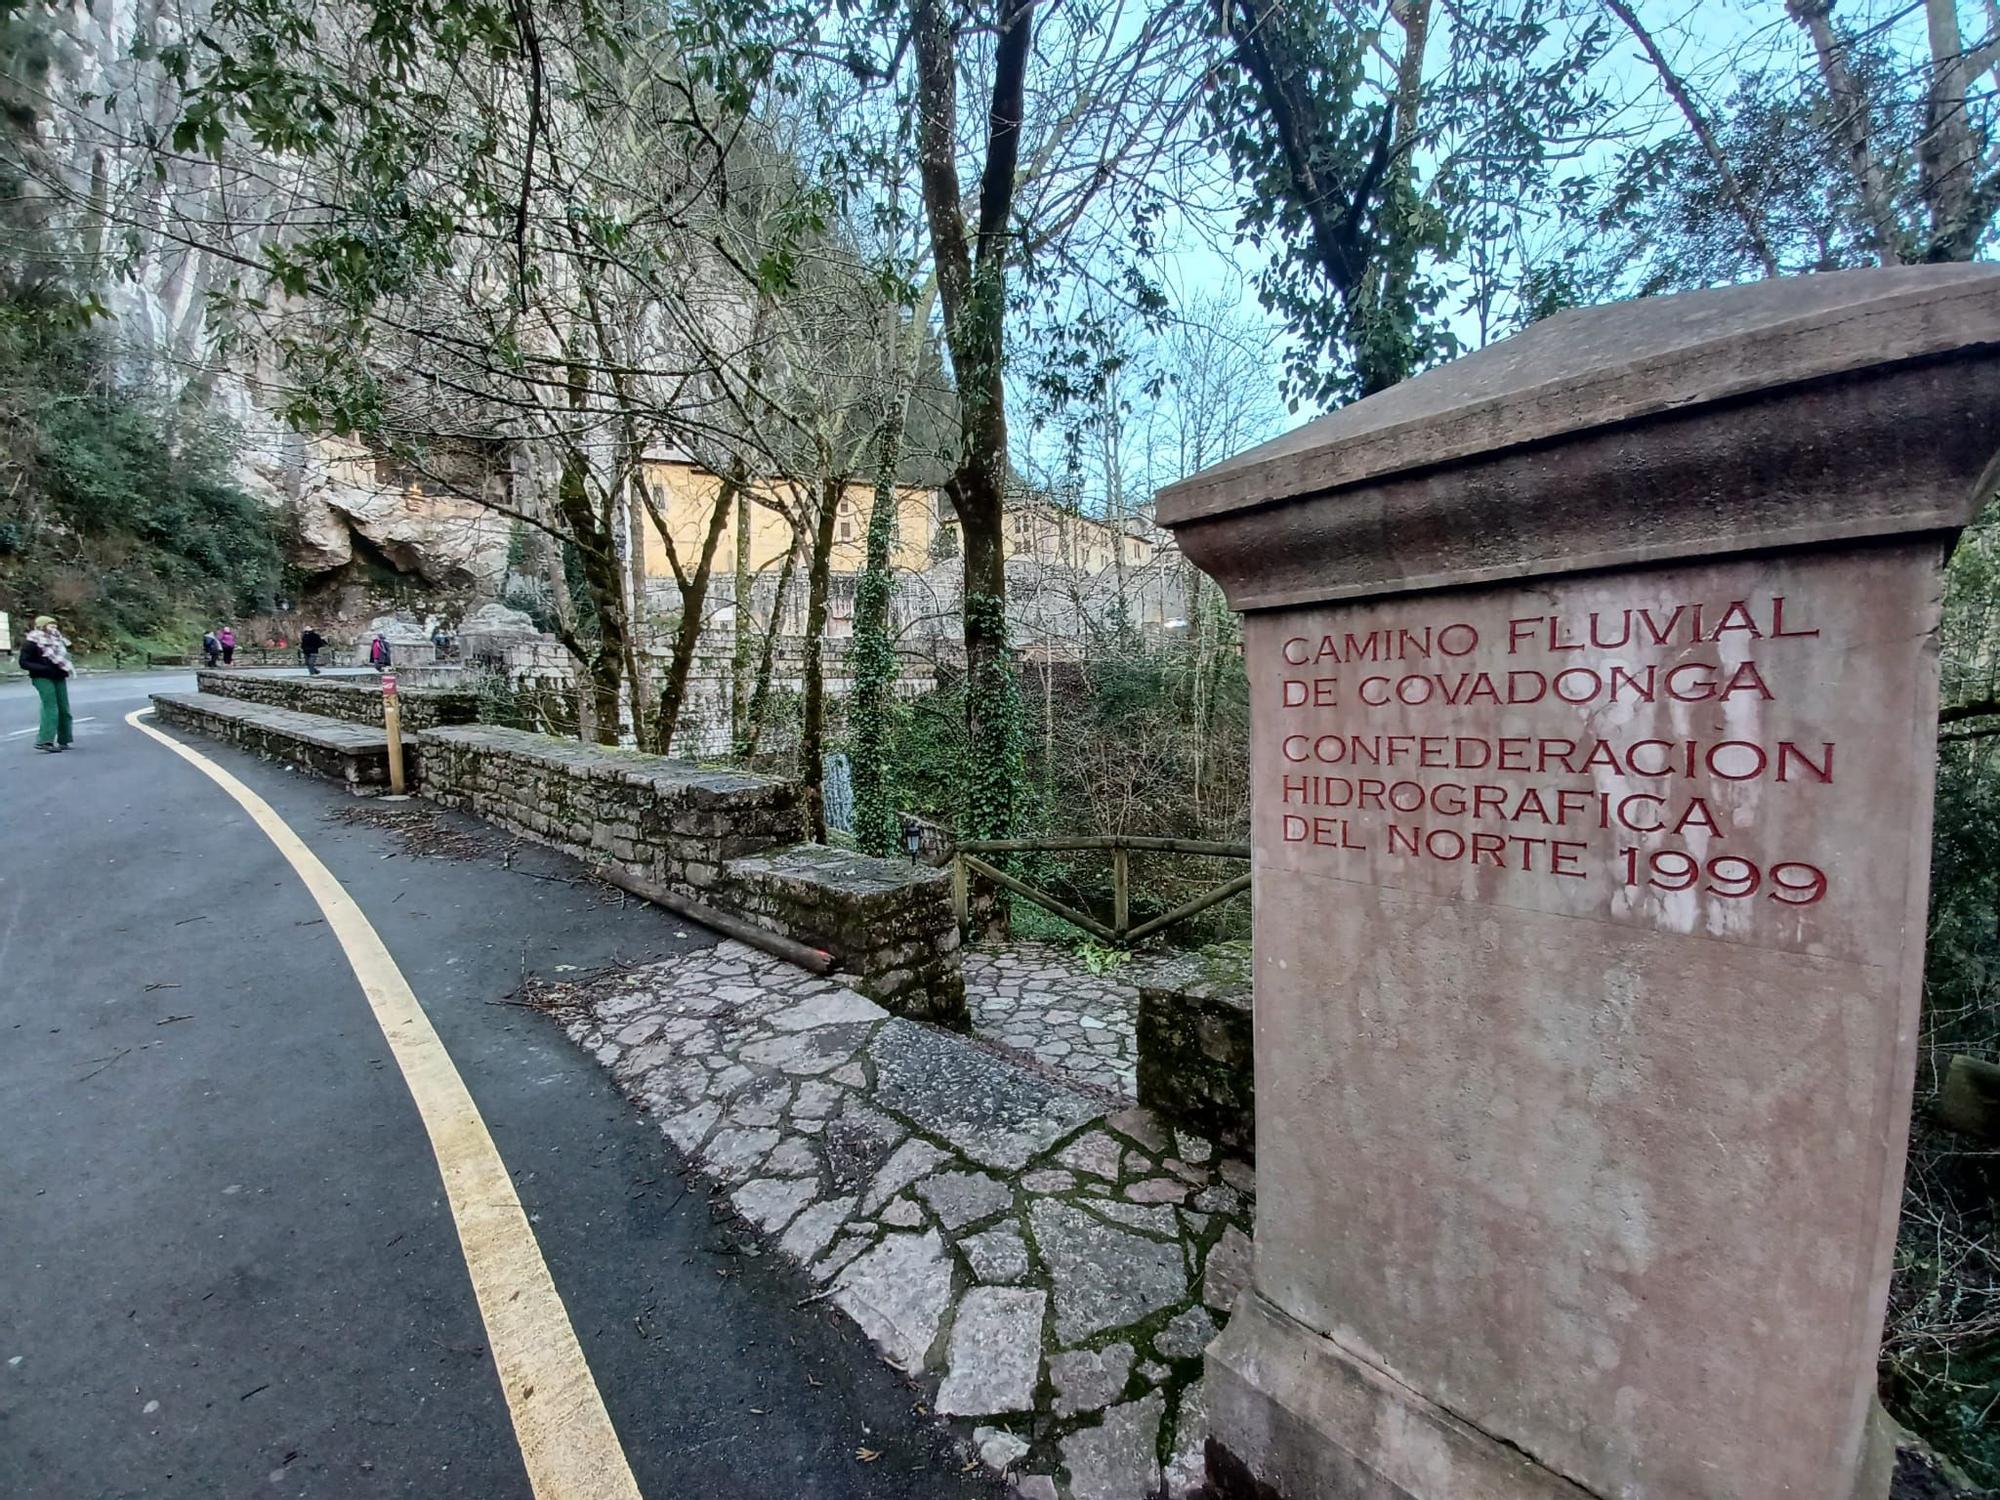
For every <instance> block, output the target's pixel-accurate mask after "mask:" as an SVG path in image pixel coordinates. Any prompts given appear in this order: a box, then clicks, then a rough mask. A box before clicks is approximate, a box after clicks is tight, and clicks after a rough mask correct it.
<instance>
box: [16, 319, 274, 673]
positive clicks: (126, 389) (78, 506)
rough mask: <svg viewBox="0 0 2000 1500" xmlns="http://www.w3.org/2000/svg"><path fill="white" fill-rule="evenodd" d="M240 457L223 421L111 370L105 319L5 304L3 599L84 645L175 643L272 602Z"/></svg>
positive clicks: (268, 526)
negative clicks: (52, 618)
mask: <svg viewBox="0 0 2000 1500" xmlns="http://www.w3.org/2000/svg"><path fill="white" fill-rule="evenodd" d="M234 454H235V435H234V433H233V432H232V431H231V429H230V427H229V425H228V424H227V423H226V422H225V421H223V420H222V419H220V418H219V417H217V416H215V415H213V414H210V413H206V412H203V411H201V410H200V409H199V407H198V405H196V404H195V403H194V402H191V401H178V400H175V399H173V398H172V397H170V396H168V395H167V394H165V393H164V392H163V391H162V390H161V389H160V388H159V386H158V385H157V384H156V383H155V382H154V381H152V380H150V379H149V378H147V375H146V372H145V371H144V370H143V368H142V369H141V371H140V372H139V373H137V374H132V373H124V374H121V373H120V371H119V370H118V368H117V365H116V363H115V362H114V360H113V359H112V355H111V345H110V340H109V335H108V332H107V330H106V328H105V326H104V325H103V323H102V322H101V321H92V320H88V319H87V318H86V316H85V314H84V313H83V312H81V311H80V310H78V309H76V308H74V307H72V306H68V305H64V304H59V303H54V302H44V303H43V304H42V305H39V306H37V305H35V304H33V303H29V302H24V301H23V300H21V299H19V298H18V297H17V298H11V299H8V300H7V301H5V302H0V609H4V610H6V611H8V612H9V613H11V614H12V615H14V616H15V618H16V620H17V621H19V620H24V619H28V618H32V617H33V616H34V615H36V614H41V613H49V614H55V615H57V616H59V617H61V618H62V620H63V623H64V627H65V628H66V629H67V630H68V631H69V633H70V635H71V636H72V638H73V639H74V640H76V641H77V642H78V643H79V644H80V645H81V646H82V647H83V649H84V650H85V651H86V652H93V653H94V652H107V653H126V652H132V651H140V650H144V649H147V648H148V647H153V648H155V649H165V650H176V651H185V650H187V649H189V648H190V647H191V646H192V644H193V642H194V641H195V640H196V639H197V638H198V637H199V635H200V632H201V628H202V625H203V623H204V622H205V621H206V622H213V621H215V620H218V619H227V618H231V617H235V616H240V615H243V614H247V613H251V612H256V611H261V610H265V609H268V608H269V607H270V605H271V601H272V598H273V596H274V594H275V593H276V591H277V588H278V585H279V582H280V579H281V576H282V569H283V557H282V553H281V550H280V537H279V525H278V521H277V518H276V517H275V516H274V514H273V513H272V512H271V511H270V510H268V509H267V508H266V507H265V506H263V505H262V504H260V503H259V502H258V501H257V500H256V499H255V498H254V497H253V496H251V495H250V494H248V493H247V492H246V491H245V490H244V489H243V488H242V487H241V486H240V485H239V484H238V483H237V482H236V481H235V479H234V477H233V474H232V469H233V463H234Z"/></svg>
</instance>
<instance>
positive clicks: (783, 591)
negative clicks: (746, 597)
mask: <svg viewBox="0 0 2000 1500" xmlns="http://www.w3.org/2000/svg"><path fill="white" fill-rule="evenodd" d="M798 563H799V532H798V523H797V522H796V521H794V522H793V523H792V540H791V544H790V545H789V546H788V547H786V548H785V560H784V562H783V563H782V564H781V565H780V566H779V568H778V592H777V593H776V594H775V595H774V596H773V597H772V599H771V618H770V620H769V622H768V623H767V625H766V628H765V630H764V649H763V652H762V654H760V655H759V656H758V658H757V686H756V687H755V689H753V690H752V692H751V694H750V733H749V735H748V737H747V738H746V739H745V740H744V742H743V743H742V744H741V745H740V746H739V747H738V748H737V752H736V759H737V760H739V761H741V762H743V763H745V764H748V763H749V762H750V761H752V760H754V759H755V758H756V755H757V746H758V744H759V743H760V742H762V740H763V738H764V717H765V713H766V711H767V709H768V708H769V705H770V701H771V664H772V661H773V659H774V658H775V657H776V656H777V652H778V636H779V633H780V632H781V631H782V630H783V629H784V626H785V598H786V596H787V595H788V594H790V593H791V591H792V575H793V574H794V573H795V572H797V571H798Z"/></svg>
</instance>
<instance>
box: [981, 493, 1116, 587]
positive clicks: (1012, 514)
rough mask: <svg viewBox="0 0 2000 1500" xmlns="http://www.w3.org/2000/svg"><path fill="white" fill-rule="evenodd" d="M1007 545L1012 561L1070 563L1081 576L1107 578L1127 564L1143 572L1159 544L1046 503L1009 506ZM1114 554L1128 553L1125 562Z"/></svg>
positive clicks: (1005, 537) (1023, 501) (1004, 538)
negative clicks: (1104, 574)
mask: <svg viewBox="0 0 2000 1500" xmlns="http://www.w3.org/2000/svg"><path fill="white" fill-rule="evenodd" d="M1002 540H1003V546H1004V548H1005V552H1006V555H1007V556H1008V557H1032V558H1035V559H1037V560H1038V561H1041V562H1046V563H1065V564H1067V565H1068V566H1070V567H1072V568H1075V569H1076V570H1077V571H1078V572H1080V573H1089V574H1097V573H1102V572H1103V571H1104V570H1105V569H1106V568H1109V567H1111V566H1112V565H1113V564H1114V563H1116V562H1121V561H1122V562H1123V564H1124V565H1125V566H1126V567H1128V568H1137V567H1143V566H1144V565H1145V564H1146V563H1148V562H1150V561H1152V557H1153V544H1152V543H1151V542H1149V541H1147V540H1146V539H1145V538H1144V537H1142V536H1135V535H1133V534H1132V533H1130V532H1122V531H1120V529H1119V528H1117V527H1115V526H1112V525H1110V524H1108V523H1107V522H1104V521H1100V520H1097V519H1096V518H1095V517H1092V516H1085V515H1079V514H1077V513H1076V512H1075V511H1070V510H1064V509H1063V508H1062V507H1061V506H1058V505H1051V504H1049V503H1048V502H1047V501H1046V500H1016V501H1015V502H1014V503H1013V504H1011V505H1009V506H1008V507H1007V523H1006V529H1005V531H1004V533H1003V538H1002ZM1114 549H1122V551H1123V554H1124V555H1123V557H1122V558H1121V557H1120V556H1119V553H1118V551H1115V550H1114Z"/></svg>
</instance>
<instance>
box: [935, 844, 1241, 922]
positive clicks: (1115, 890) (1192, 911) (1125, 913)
mask: <svg viewBox="0 0 2000 1500" xmlns="http://www.w3.org/2000/svg"><path fill="white" fill-rule="evenodd" d="M1090 849H1096V850H1104V851H1107V852H1108V853H1109V854H1110V855H1111V921H1110V924H1109V925H1106V924H1105V923H1103V922H1100V921H1099V920H1098V919H1097V918H1095V917H1093V916H1091V915H1090V913H1088V912H1084V911H1078V910H1077V909H1076V908H1075V907H1073V906H1071V905H1069V904H1068V903H1067V902H1065V901H1062V900H1060V899H1059V898H1057V897H1055V896H1051V895H1050V894H1049V893H1048V892H1047V891H1044V890H1041V889H1039V888H1037V887H1035V886H1032V885H1030V884H1029V883H1028V882H1027V881H1025V880H1022V879H1019V878H1018V877H1016V876H1013V875H1010V874H1008V873H1007V872H1006V871H1005V870H1003V869H1001V868H1000V867H999V866H998V865H996V864H994V863H992V862H991V861H990V860H987V859H984V858H982V857H981V856H983V855H988V854H1035V853H1049V854H1065V853H1073V852H1076V851H1078V850H1090ZM1135 853H1146V854H1197V855H1203V856H1206V857H1208V858H1211V859H1242V860H1247V859H1249V858H1250V846H1249V845H1248V844H1218V843H1213V842H1210V841H1208V840H1206V839H1167V838H1147V837H1144V836H1142V835H1139V834H1082V835H1078V836H1076V837H1073V838H1035V839H965V840H962V841H960V842H959V843H958V844H957V845H956V846H955V847H954V848H953V850H952V856H951V899H952V904H953V905H954V906H955V907H956V908H957V910H958V925H959V926H960V927H961V928H963V927H964V926H965V924H966V921H967V918H968V917H969V916H970V912H971V883H972V877H974V876H978V877H979V878H980V879H982V880H989V881H991V882H992V883H993V884H994V885H997V886H999V887H1000V888H1001V889H1002V890H1004V891H1011V892H1012V893H1013V894H1014V895H1016V896H1020V897H1022V898H1023V899H1025V900H1028V901H1032V902H1034V903H1035V905H1037V906H1039V907H1041V908H1042V909H1043V910H1044V911H1048V912H1053V913H1054V914H1055V915H1056V916H1058V917H1061V918H1062V919H1063V920H1064V921H1065V922H1068V923H1069V924H1070V925H1071V926H1074V927H1080V928H1082V929H1083V930H1084V931H1085V932H1087V933H1089V934H1090V935H1091V936H1092V937H1094V938H1096V939H1098V941H1100V942H1105V943H1111V944H1113V945H1115V946H1117V947H1121V948H1129V947H1131V946H1132V945H1133V944H1134V943H1139V942H1143V941H1144V940H1145V939H1147V938H1149V937H1151V936H1153V935H1154V934H1155V933H1159V932H1164V931H1166V930H1167V929H1168V928H1169V927H1172V926H1173V925H1174V924H1175V923H1177V922H1185V921H1186V920H1187V919H1188V918H1189V917H1193V916H1199V915H1200V914H1201V913H1202V912H1205V911H1207V910H1208V909H1209V908H1210V907H1211V906H1219V905H1221V904H1222V903H1223V902H1224V901H1227V900H1228V899H1229V898H1230V897H1231V896H1240V895H1241V894H1242V893H1243V892H1245V891H1247V890H1249V889H1250V872H1249V871H1247V870H1246V871H1244V872H1243V873H1242V874H1241V875H1238V876H1237V877H1236V878H1235V879H1233V880H1228V881H1225V882H1224V883H1223V884H1221V885H1218V886H1213V887H1211V888H1210V889H1208V890H1206V891H1203V892H1202V893H1201V894H1200V895H1199V896H1196V897H1195V898H1194V899H1193V900H1191V901H1184V902H1182V903H1181V904H1180V905H1179V906H1177V907H1175V908H1174V909H1173V910H1172V911H1170V912H1163V913H1162V914H1161V915H1159V916H1157V917H1154V918H1152V919H1151V920H1149V921H1145V922H1141V923H1140V924H1139V925H1138V926H1136V927H1134V926H1133V925H1132V856H1133V854H1135Z"/></svg>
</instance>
